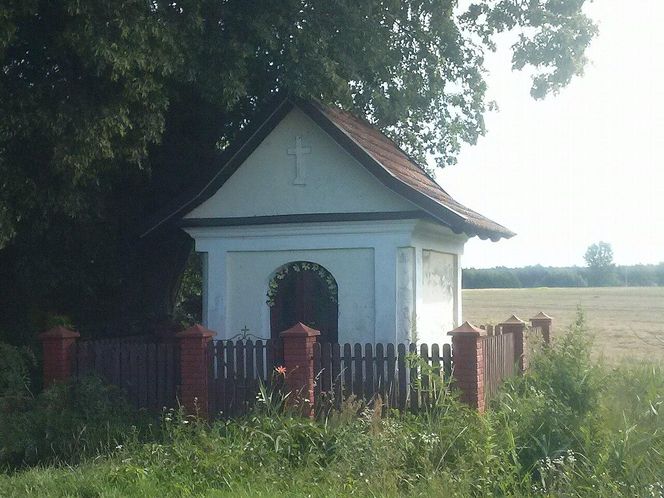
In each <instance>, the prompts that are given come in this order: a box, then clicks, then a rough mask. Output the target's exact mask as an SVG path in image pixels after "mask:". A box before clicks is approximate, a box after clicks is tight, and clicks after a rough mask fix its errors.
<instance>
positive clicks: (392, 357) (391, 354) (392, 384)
mask: <svg viewBox="0 0 664 498" xmlns="http://www.w3.org/2000/svg"><path fill="white" fill-rule="evenodd" d="M396 363H397V360H396V354H395V351H394V344H392V343H389V344H388V345H387V385H386V392H387V396H388V398H389V400H388V401H389V406H390V407H391V408H398V407H399V390H398V380H397V376H396Z"/></svg>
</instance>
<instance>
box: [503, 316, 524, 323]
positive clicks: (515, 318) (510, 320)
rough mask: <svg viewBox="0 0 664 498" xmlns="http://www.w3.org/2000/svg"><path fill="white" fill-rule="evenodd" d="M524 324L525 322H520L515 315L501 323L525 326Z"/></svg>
mask: <svg viewBox="0 0 664 498" xmlns="http://www.w3.org/2000/svg"><path fill="white" fill-rule="evenodd" d="M525 324H526V322H524V321H523V320H521V318H519V317H518V316H516V315H512V316H511V317H509V318H508V319H507V320H505V321H504V322H501V325H525Z"/></svg>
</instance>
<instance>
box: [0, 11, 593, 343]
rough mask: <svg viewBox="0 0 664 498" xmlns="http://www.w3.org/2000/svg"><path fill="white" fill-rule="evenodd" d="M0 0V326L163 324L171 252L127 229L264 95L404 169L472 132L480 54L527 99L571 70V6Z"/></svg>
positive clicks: (480, 88)
mask: <svg viewBox="0 0 664 498" xmlns="http://www.w3.org/2000/svg"><path fill="white" fill-rule="evenodd" d="M463 4H464V5H463V7H461V6H459V5H457V1H455V0H419V1H415V0H413V1H398V0H364V1H361V2H358V1H356V0H280V1H278V2H275V1H272V0H176V1H173V0H169V1H162V0H117V1H114V2H109V1H108V0H86V1H84V2H83V1H80V0H60V1H57V2H56V1H52V0H7V1H6V2H4V3H3V4H2V5H1V6H0V63H1V64H2V72H1V73H0V116H1V119H0V185H1V188H0V302H1V303H2V305H1V306H0V307H1V308H2V309H3V313H2V316H0V328H2V327H3V324H4V328H5V330H8V329H11V330H10V331H12V332H13V331H15V330H16V329H18V328H21V329H22V330H27V329H26V327H29V326H31V325H30V323H29V320H28V318H31V320H32V322H31V323H32V324H33V325H34V326H35V327H38V326H39V320H37V319H36V318H38V317H39V316H40V315H41V314H42V313H43V312H44V311H47V312H51V313H63V314H67V315H69V316H71V318H72V319H73V320H74V321H75V322H77V323H79V324H89V323H92V322H97V323H99V322H104V321H107V320H108V319H109V318H111V317H117V316H123V317H126V318H129V317H134V316H137V317H138V316H150V315H151V316H160V315H165V314H167V313H168V312H169V311H170V308H171V306H172V303H173V298H174V292H175V289H176V287H177V282H178V278H179V275H180V273H181V268H182V264H183V262H184V260H185V259H186V257H187V254H188V253H189V251H190V241H189V240H188V239H187V237H186V236H185V235H183V234H182V233H181V232H179V231H177V230H176V229H174V228H173V227H165V228H164V229H163V230H162V231H161V232H160V233H157V234H155V235H154V236H153V237H152V238H150V239H148V240H145V239H143V240H139V239H138V238H137V233H138V231H139V227H140V225H141V223H142V222H143V221H144V220H145V218H146V216H148V215H149V214H150V213H153V212H154V211H156V210H157V209H159V207H160V206H162V205H163V204H164V203H165V202H167V201H168V200H169V199H171V198H172V197H173V196H175V195H177V194H178V193H180V192H181V191H182V190H183V189H185V188H187V186H188V185H189V184H190V182H192V181H194V180H195V179H196V178H200V177H201V176H204V175H205V174H206V171H207V170H209V168H210V167H211V164H212V163H213V160H214V158H215V156H216V155H217V154H218V153H219V152H220V150H221V149H223V147H224V146H225V145H226V144H228V143H229V142H230V141H232V140H233V138H234V137H235V136H236V135H237V133H238V132H240V131H241V130H242V128H243V127H244V126H245V125H246V124H247V122H248V121H249V120H250V119H251V118H252V116H253V115H254V113H255V112H256V110H257V109H260V107H261V106H262V105H264V104H265V103H266V102H267V101H268V100H270V99H271V98H272V97H273V96H274V95H275V93H278V92H279V93H286V92H289V93H292V94H296V95H298V96H302V97H314V98H318V99H320V100H322V101H325V102H327V103H335V104H338V105H341V106H343V107H345V108H347V109H351V110H354V111H356V112H358V113H361V114H364V115H365V116H367V118H368V119H369V120H371V121H372V122H373V123H375V124H376V125H377V126H378V127H380V128H381V129H383V130H385V131H386V132H388V133H389V134H390V135H391V136H392V137H394V138H395V139H396V140H397V141H398V142H399V143H400V144H401V145H402V146H403V147H404V148H406V149H407V150H408V151H409V152H411V153H412V154H414V155H415V156H417V157H420V158H422V157H424V156H425V155H426V154H431V155H433V156H435V157H436V160H437V163H438V165H440V166H443V165H446V164H452V163H454V162H455V155H456V153H457V151H458V150H459V147H460V144H461V143H462V142H468V143H474V142H475V141H476V139H477V138H478V137H479V136H480V135H482V134H484V133H485V125H484V120H483V115H484V113H485V112H486V111H487V109H488V108H489V106H490V103H489V102H487V100H486V99H485V90H486V84H485V80H484V77H485V72H484V67H483V61H484V55H485V53H486V52H487V51H488V50H492V49H493V43H494V38H495V36H496V35H497V34H498V33H501V32H504V31H509V30H513V29H514V28H517V27H518V28H519V31H520V33H521V34H520V36H519V38H518V40H517V42H516V43H515V44H514V45H513V47H512V49H513V67H514V68H516V69H523V68H526V67H528V68H529V70H530V72H531V73H532V75H533V85H532V95H533V96H534V97H535V98H541V97H544V96H545V95H546V94H547V93H550V92H555V91H557V90H558V89H560V88H561V87H562V86H564V85H566V84H567V83H568V82H569V81H570V80H571V78H572V77H573V76H574V75H578V74H580V73H581V72H582V69H583V66H584V63H585V56H584V53H585V49H586V48H587V46H588V44H589V43H590V41H591V39H592V37H593V35H594V33H595V26H594V24H593V23H592V22H591V20H590V19H588V17H587V16H586V15H585V14H584V13H583V11H582V7H583V4H584V0H487V1H467V2H463Z"/></svg>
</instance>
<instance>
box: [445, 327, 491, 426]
mask: <svg viewBox="0 0 664 498" xmlns="http://www.w3.org/2000/svg"><path fill="white" fill-rule="evenodd" d="M447 335H450V336H452V360H453V362H454V368H453V370H452V375H453V377H454V380H455V383H456V385H457V387H458V388H459V389H460V390H461V401H463V402H465V403H468V404H469V405H470V406H472V407H473V408H477V410H478V411H479V412H480V413H481V412H483V411H484V407H485V405H484V344H485V342H484V337H485V336H486V330H482V329H480V328H477V327H475V326H474V325H471V324H470V323H468V322H464V323H463V324H462V325H461V326H460V327H457V328H455V329H454V330H452V331H450V332H448V333H447Z"/></svg>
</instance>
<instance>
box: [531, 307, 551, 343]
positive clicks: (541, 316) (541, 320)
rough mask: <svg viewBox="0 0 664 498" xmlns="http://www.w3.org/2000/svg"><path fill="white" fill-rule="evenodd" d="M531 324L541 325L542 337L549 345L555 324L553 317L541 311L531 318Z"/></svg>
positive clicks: (534, 325)
mask: <svg viewBox="0 0 664 498" xmlns="http://www.w3.org/2000/svg"><path fill="white" fill-rule="evenodd" d="M530 324H531V325H532V326H533V327H540V328H541V329H542V339H543V340H544V344H547V345H548V344H550V343H551V326H552V324H553V318H551V317H550V316H549V315H547V314H546V313H544V312H542V311H540V312H539V313H537V314H536V315H535V316H534V317H532V318H531V319H530Z"/></svg>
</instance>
